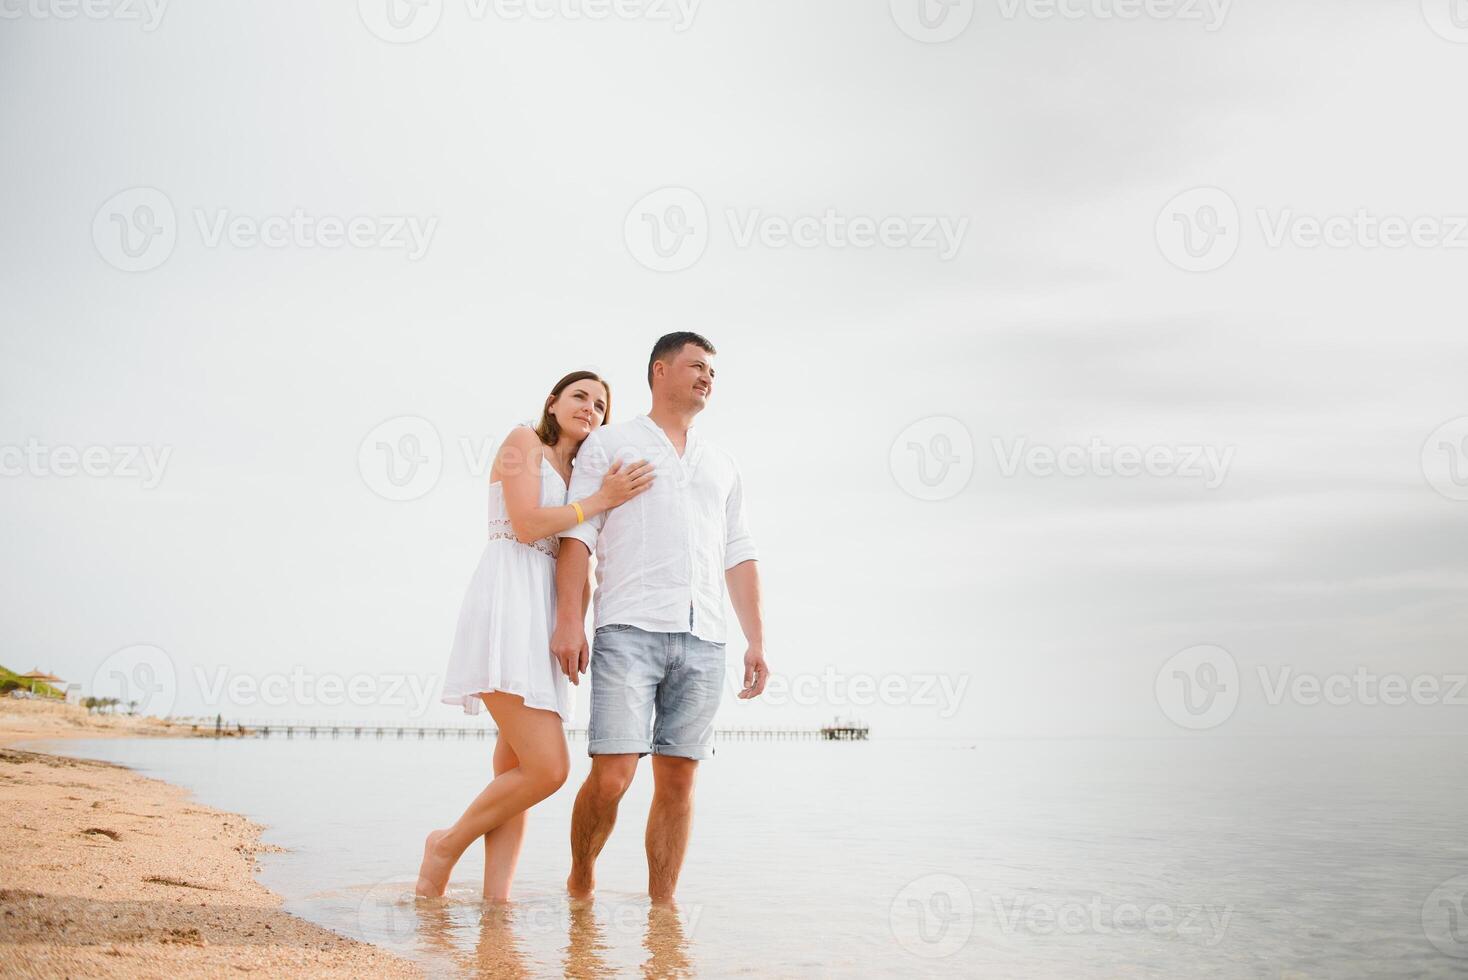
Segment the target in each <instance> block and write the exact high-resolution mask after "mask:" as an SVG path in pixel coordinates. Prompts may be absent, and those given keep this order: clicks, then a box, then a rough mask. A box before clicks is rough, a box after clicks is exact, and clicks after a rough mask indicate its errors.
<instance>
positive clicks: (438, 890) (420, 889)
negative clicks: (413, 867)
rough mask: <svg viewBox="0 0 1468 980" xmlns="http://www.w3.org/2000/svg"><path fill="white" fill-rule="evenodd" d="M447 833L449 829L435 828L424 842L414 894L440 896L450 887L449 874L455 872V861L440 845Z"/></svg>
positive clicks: (430, 896)
mask: <svg viewBox="0 0 1468 980" xmlns="http://www.w3.org/2000/svg"><path fill="white" fill-rule="evenodd" d="M447 833H448V831H447V830H435V831H433V832H432V833H430V834H429V835H428V838H427V839H426V840H425V841H424V842H423V863H422V864H421V865H419V866H418V885H417V887H416V888H414V889H413V894H415V895H421V896H423V897H424V898H439V897H441V896H442V895H443V893H444V891H445V890H446V889H447V888H448V887H449V875H450V874H452V873H453V870H454V862H453V859H452V857H451V856H450V855H448V854H445V853H444V852H443V851H442V850H441V849H440V848H439V846H438V843H439V841H441V840H442V839H443V837H444V835H445V834H447Z"/></svg>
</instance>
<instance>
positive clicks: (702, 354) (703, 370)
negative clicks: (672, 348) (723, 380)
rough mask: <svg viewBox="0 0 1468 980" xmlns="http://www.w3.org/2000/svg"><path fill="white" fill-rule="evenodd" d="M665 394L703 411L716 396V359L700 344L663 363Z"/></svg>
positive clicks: (686, 348)
mask: <svg viewBox="0 0 1468 980" xmlns="http://www.w3.org/2000/svg"><path fill="white" fill-rule="evenodd" d="M663 370H664V374H663V384H664V386H665V387H664V390H665V391H666V392H667V393H668V394H669V395H671V396H672V397H673V398H674V399H676V400H677V401H679V402H687V403H689V404H692V405H694V406H696V407H697V408H700V409H702V408H703V407H704V406H705V405H707V404H708V401H709V398H711V397H712V396H713V393H714V355H712V354H710V353H709V352H708V351H706V350H704V349H703V348H702V347H699V346H698V345H697V344H684V345H683V349H682V350H681V351H679V352H678V353H677V354H676V355H675V356H674V357H673V359H672V360H671V361H664V362H663Z"/></svg>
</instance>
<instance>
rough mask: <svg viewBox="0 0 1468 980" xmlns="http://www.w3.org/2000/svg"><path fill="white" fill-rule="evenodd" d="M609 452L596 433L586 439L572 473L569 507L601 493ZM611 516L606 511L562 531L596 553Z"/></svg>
mask: <svg viewBox="0 0 1468 980" xmlns="http://www.w3.org/2000/svg"><path fill="white" fill-rule="evenodd" d="M608 465H609V464H608V461H607V452H606V447H605V446H603V445H602V441H601V438H600V434H599V433H596V432H593V433H592V434H591V435H589V436H587V437H586V441H585V442H583V443H582V444H581V449H580V450H579V451H578V452H577V453H576V461H575V463H574V464H573V466H572V469H571V486H570V488H569V490H568V492H567V494H566V503H568V504H569V503H572V502H574V501H581V500H585V499H586V498H587V497H589V496H591V495H592V494H594V493H596V492H597V491H598V490H600V489H601V481H602V477H604V476H606V474H607V467H608ZM606 519H607V515H606V512H605V511H603V512H602V513H600V514H597V515H596V516H594V517H588V518H587V519H586V520H584V521H582V522H581V523H580V524H577V525H575V526H574V527H570V528H567V529H566V530H564V531H562V532H561V534H560V536H561V537H562V538H575V539H576V540H577V541H580V542H581V543H582V544H584V545H586V550H587V551H590V552H592V553H595V552H596V539H597V538H598V537H600V536H601V529H602V525H603V524H605V523H606Z"/></svg>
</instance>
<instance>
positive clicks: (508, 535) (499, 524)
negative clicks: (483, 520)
mask: <svg viewBox="0 0 1468 980" xmlns="http://www.w3.org/2000/svg"><path fill="white" fill-rule="evenodd" d="M489 540H491V541H513V542H515V543H516V544H518V545H520V546H521V547H522V548H534V549H535V550H536V551H538V552H540V553H541V554H542V555H545V556H546V557H548V558H554V557H556V553H557V552H558V551H559V550H560V544H561V542H560V539H559V538H556V537H546V538H537V539H536V540H534V541H532V542H530V543H529V544H525V543H524V542H523V541H521V540H520V538H519V537H518V536H517V535H516V534H515V530H514V528H512V527H511V526H510V522H509V521H506V520H502V519H499V518H494V517H491V518H490V519H489Z"/></svg>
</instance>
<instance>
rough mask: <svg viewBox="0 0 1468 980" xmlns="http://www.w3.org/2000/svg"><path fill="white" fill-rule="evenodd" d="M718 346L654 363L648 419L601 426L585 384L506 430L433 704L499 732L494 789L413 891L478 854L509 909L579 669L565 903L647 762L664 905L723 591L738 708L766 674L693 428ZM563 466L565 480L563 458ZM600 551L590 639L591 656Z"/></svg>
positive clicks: (724, 508)
mask: <svg viewBox="0 0 1468 980" xmlns="http://www.w3.org/2000/svg"><path fill="white" fill-rule="evenodd" d="M714 353H715V352H714V347H713V345H712V344H710V343H709V342H708V341H707V340H705V339H704V338H703V337H700V336H699V335H698V334H695V333H687V332H683V333H672V334H668V335H667V336H665V337H663V338H661V339H660V340H659V341H658V342H657V344H656V345H655V346H654V347H653V350H652V357H651V358H650V359H649V361H648V368H647V382H648V385H649V386H650V387H651V388H652V410H651V411H650V412H649V413H648V414H646V415H643V416H639V417H638V418H636V419H633V420H632V421H630V422H620V423H617V424H615V425H607V426H605V427H603V425H602V423H603V422H607V421H609V416H610V413H611V391H610V390H609V388H608V386H607V384H606V382H605V381H603V380H601V379H600V378H599V377H597V376H596V375H595V374H593V373H591V372H589V371H578V372H574V373H572V374H568V375H566V377H564V378H562V379H561V380H560V381H559V382H557V383H556V386H555V387H554V388H553V389H551V393H550V396H549V397H548V398H547V399H546V402H545V408H544V410H543V411H542V412H541V417H540V422H539V424H538V425H536V426H535V427H534V428H533V429H532V428H530V427H528V426H524V427H520V428H517V429H515V430H514V431H513V432H512V433H511V434H510V436H509V437H508V438H507V439H506V440H505V442H504V445H503V446H502V447H501V448H500V451H499V453H498V454H497V455H496V457H495V461H494V468H493V469H492V470H491V472H490V505H489V543H488V544H487V545H486V546H485V549H484V553H483V555H482V556H481V558H480V560H479V566H478V568H477V569H476V570H475V572H474V577H473V580H472V581H471V582H470V585H469V591H468V594H467V595H466V596H465V598H464V604H463V608H462V610H461V611H460V614H459V626H458V631H457V634H456V635H455V637H454V646H453V652H452V654H451V655H450V657H449V668H448V673H447V675H446V677H445V680H444V692H443V700H444V701H445V702H447V703H449V704H459V705H462V706H463V708H464V710H465V711H466V712H468V713H469V714H477V713H478V711H479V705H480V704H481V703H483V705H484V706H485V707H486V708H487V709H489V713H490V714H491V715H492V716H493V717H494V721H495V725H496V726H497V727H498V729H499V737H498V739H497V740H496V743H495V748H494V774H495V775H494V780H493V781H492V782H491V783H490V784H489V785H488V786H487V787H485V789H484V791H483V792H482V793H480V794H479V795H478V796H477V797H475V799H474V801H473V802H472V803H470V804H469V807H468V809H466V810H465V811H464V813H463V815H462V816H460V817H459V819H458V820H457V821H456V822H455V823H454V825H453V826H452V827H449V828H448V829H446V830H435V831H433V832H432V833H430V834H429V835H428V839H427V841H426V842H425V843H424V846H423V864H422V866H421V867H420V868H419V871H418V883H417V888H416V889H415V890H416V893H417V894H418V895H423V896H438V895H442V894H443V893H444V890H445V888H446V887H447V886H448V881H449V875H450V873H451V872H452V871H453V867H454V864H455V862H456V861H458V859H459V857H460V856H461V855H462V854H463V853H464V851H465V850H467V849H468V848H469V846H470V845H471V844H473V843H474V842H475V841H476V840H478V839H479V838H481V837H482V838H484V897H485V898H486V899H488V900H490V901H496V902H505V901H508V900H509V897H510V884H511V881H512V879H513V878H514V874H515V863H516V861H517V860H518V858H519V855H520V841H521V839H522V838H523V836H524V833H525V812H526V811H527V810H528V809H529V808H530V807H532V806H534V805H535V804H536V803H539V802H540V801H541V800H543V799H545V798H546V797H548V796H550V795H551V794H552V793H554V792H555V791H556V790H558V789H560V788H561V785H562V784H563V783H565V781H566V776H567V775H568V773H569V770H570V757H569V754H568V752H567V748H566V735H565V732H564V731H563V729H562V725H563V724H564V723H565V722H569V721H570V720H571V685H572V684H577V685H579V684H580V680H581V677H582V675H584V674H585V673H586V672H587V668H588V666H589V667H590V672H591V724H590V729H589V731H588V733H587V742H588V752H589V754H590V755H591V773H590V775H588V776H587V778H586V782H585V783H584V784H583V785H582V787H581V791H580V792H579V793H578V794H577V796H576V805H575V809H574V811H573V813H572V817H571V873H570V876H569V877H568V878H567V880H566V889H567V891H569V892H570V894H571V896H572V897H573V898H589V897H590V896H591V893H592V889H593V888H594V886H595V875H594V870H595V864H596V858H597V855H598V854H600V853H601V849H602V845H604V844H605V843H606V840H607V837H608V835H610V834H611V832H612V825H613V824H614V823H615V822H616V819H617V804H618V803H619V802H620V800H621V799H622V795H623V794H624V793H626V791H627V788H628V787H629V786H630V785H631V784H632V777H633V775H634V774H635V773H636V771H637V763H638V760H639V759H641V757H642V756H644V755H648V754H649V753H651V754H652V757H653V759H652V775H653V784H654V792H653V800H652V809H651V811H650V812H649V813H648V818H647V878H648V881H647V890H648V894H649V895H650V896H651V898H652V900H653V902H654V903H655V904H671V903H672V900H673V892H674V889H675V888H676V887H677V884H678V873H679V871H680V870H681V869H682V867H683V855H684V853H685V851H686V850H687V846H688V831H689V826H690V824H691V822H692V818H693V778H694V773H695V771H696V769H697V768H698V762H699V760H700V759H706V758H708V757H709V756H710V755H712V754H713V748H712V742H713V734H714V713H715V712H716V711H717V710H718V707H719V698H720V695H721V694H722V689H723V683H724V635H725V624H724V592H725V585H726V583H727V587H728V594H729V597H730V600H731V601H732V604H733V606H734V610H735V613H736V614H737V615H738V617H739V625H740V628H741V629H742V630H743V632H744V636H745V638H746V640H747V641H748V643H749V650H748V652H747V653H746V654H745V655H744V686H743V690H741V691H740V693H739V697H741V698H753V697H758V696H759V695H760V693H761V692H762V691H764V689H765V682H766V680H767V678H768V668H767V667H766V665H765V658H764V650H763V646H764V643H763V635H764V630H763V620H762V617H761V613H760V594H759V572H758V570H757V563H756V561H755V559H756V555H755V550H754V543H753V541H752V540H751V538H750V536H749V532H748V530H747V529H746V528H745V525H744V507H743V495H742V491H741V488H740V478H739V470H738V468H737V467H736V465H735V463H734V460H733V458H732V457H730V456H729V455H728V454H726V453H724V452H723V451H721V450H719V449H717V448H715V447H713V446H710V445H707V444H705V443H704V442H703V441H702V439H700V437H699V434H698V430H697V429H695V428H694V427H693V420H694V418H695V417H696V416H697V415H698V413H699V412H701V411H703V409H704V407H705V406H706V405H707V404H708V400H709V397H710V395H712V393H713V386H714V368H713V358H714ZM573 459H574V461H575V466H574V468H573V466H572V460H573ZM593 550H594V551H595V552H596V559H597V561H596V631H595V636H594V640H593V643H592V645H591V646H590V647H589V648H588V646H587V642H586V627H585V623H586V607H587V602H588V601H589V599H590V585H589V583H588V568H589V566H590V556H591V552H592V551H593Z"/></svg>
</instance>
